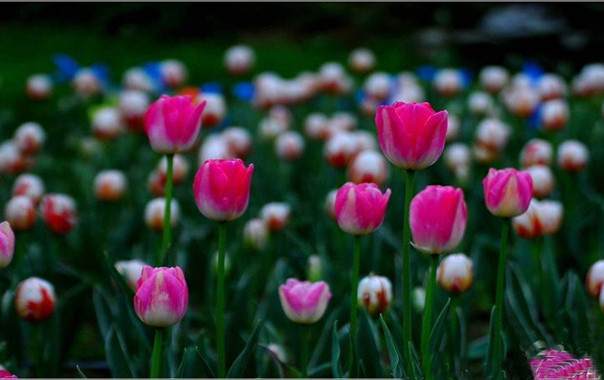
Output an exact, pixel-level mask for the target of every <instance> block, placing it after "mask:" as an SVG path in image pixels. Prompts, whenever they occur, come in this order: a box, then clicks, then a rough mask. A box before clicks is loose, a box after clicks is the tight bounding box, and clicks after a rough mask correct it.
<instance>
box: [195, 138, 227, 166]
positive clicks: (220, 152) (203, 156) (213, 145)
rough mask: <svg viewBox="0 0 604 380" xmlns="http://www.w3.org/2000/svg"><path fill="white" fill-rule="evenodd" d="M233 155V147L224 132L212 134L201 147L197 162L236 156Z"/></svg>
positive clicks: (201, 162)
mask: <svg viewBox="0 0 604 380" xmlns="http://www.w3.org/2000/svg"><path fill="white" fill-rule="evenodd" d="M233 156H234V155H233V152H231V149H230V148H229V145H228V144H227V141H226V139H225V138H224V136H223V135H222V134H219V135H210V136H208V137H207V138H206V139H205V141H204V142H203V144H202V145H201V148H200V149H199V155H198V160H197V162H198V163H199V165H201V164H203V163H204V162H206V161H208V160H219V159H223V160H224V159H228V158H234V157H233Z"/></svg>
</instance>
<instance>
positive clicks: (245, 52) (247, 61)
mask: <svg viewBox="0 0 604 380" xmlns="http://www.w3.org/2000/svg"><path fill="white" fill-rule="evenodd" d="M255 59H256V57H255V54H254V51H253V50H252V48H250V47H249V46H246V45H236V46H232V47H230V48H229V49H227V51H226V52H225V53H224V66H225V68H226V69H227V71H228V72H229V74H232V75H242V74H245V73H247V72H249V71H250V70H251V69H252V66H253V65H254V61H255Z"/></svg>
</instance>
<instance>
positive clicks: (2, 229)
mask: <svg viewBox="0 0 604 380" xmlns="http://www.w3.org/2000/svg"><path fill="white" fill-rule="evenodd" d="M14 253H15V234H14V233H13V230H12V229H11V227H10V224H9V223H8V222H2V223H0V269H3V268H6V267H7V266H8V265H9V264H10V263H11V261H12V260H13V254H14Z"/></svg>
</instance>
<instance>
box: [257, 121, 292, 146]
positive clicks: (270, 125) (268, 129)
mask: <svg viewBox="0 0 604 380" xmlns="http://www.w3.org/2000/svg"><path fill="white" fill-rule="evenodd" d="M288 129H289V123H287V122H285V121H283V120H279V119H277V118H274V117H270V116H269V117H265V118H264V119H262V120H261V121H260V124H259V126H258V134H259V135H260V137H261V138H262V139H263V140H269V141H270V140H274V139H276V138H277V136H279V135H280V134H281V133H283V132H285V131H287V130H288Z"/></svg>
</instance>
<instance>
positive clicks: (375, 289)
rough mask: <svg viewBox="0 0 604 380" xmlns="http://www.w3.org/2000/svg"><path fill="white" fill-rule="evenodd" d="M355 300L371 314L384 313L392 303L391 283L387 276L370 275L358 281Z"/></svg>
mask: <svg viewBox="0 0 604 380" xmlns="http://www.w3.org/2000/svg"><path fill="white" fill-rule="evenodd" d="M357 300H358V302H359V305H361V306H363V307H364V308H365V310H367V312H368V313H369V314H370V315H372V316H377V315H380V314H382V313H385V312H386V311H387V310H388V308H389V307H390V304H391V303H392V284H391V283H390V280H388V278H387V277H383V276H375V275H370V276H367V277H364V278H363V279H361V281H360V282H359V287H358V289H357Z"/></svg>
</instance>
